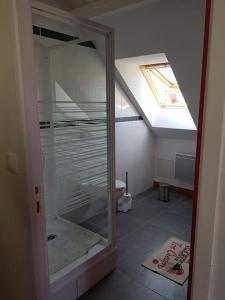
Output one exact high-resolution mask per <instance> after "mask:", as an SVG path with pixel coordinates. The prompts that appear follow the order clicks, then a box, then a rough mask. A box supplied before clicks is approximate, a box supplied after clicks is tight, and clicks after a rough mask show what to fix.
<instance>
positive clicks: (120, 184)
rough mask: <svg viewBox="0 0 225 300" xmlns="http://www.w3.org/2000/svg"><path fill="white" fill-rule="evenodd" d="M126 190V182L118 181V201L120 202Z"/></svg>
mask: <svg viewBox="0 0 225 300" xmlns="http://www.w3.org/2000/svg"><path fill="white" fill-rule="evenodd" d="M125 190H126V184H125V182H123V181H121V180H118V179H116V201H117V200H119V199H120V198H121V197H122V196H123V194H124V193H125Z"/></svg>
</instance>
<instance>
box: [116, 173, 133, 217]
mask: <svg viewBox="0 0 225 300" xmlns="http://www.w3.org/2000/svg"><path fill="white" fill-rule="evenodd" d="M131 208H132V197H131V194H129V193H128V172H126V191H125V193H124V195H123V196H122V197H121V198H120V199H119V200H118V210H119V211H122V212H127V211H128V210H130V209H131Z"/></svg>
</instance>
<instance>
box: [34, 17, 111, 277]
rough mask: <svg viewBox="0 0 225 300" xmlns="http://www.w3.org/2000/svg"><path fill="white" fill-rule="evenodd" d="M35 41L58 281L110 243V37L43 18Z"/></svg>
mask: <svg viewBox="0 0 225 300" xmlns="http://www.w3.org/2000/svg"><path fill="white" fill-rule="evenodd" d="M33 39H34V57H35V66H36V79H37V103H38V115H39V126H40V142H41V150H42V161H43V163H42V166H43V190H44V192H43V195H44V204H45V205H44V206H45V222H46V243H47V248H48V264H49V274H50V279H51V281H54V280H55V279H57V278H59V276H62V275H64V274H65V273H67V272H69V271H71V270H72V269H73V268H75V267H76V266H78V265H80V264H81V263H83V262H84V261H86V260H87V259H89V258H90V257H92V256H93V255H95V254H97V253H99V252H100V251H102V250H103V249H105V248H106V247H108V246H109V245H110V244H111V242H112V231H113V230H112V206H113V200H112V190H113V184H114V179H113V176H112V174H113V146H112V145H113V118H114V113H113V111H114V110H113V109H111V108H113V103H114V102H113V95H112V94H111V92H112V90H111V87H112V86H113V85H112V78H113V77H112V73H111V72H112V66H110V62H111V58H110V53H109V52H108V50H109V49H110V47H109V44H110V42H111V40H110V37H109V35H107V34H105V33H104V32H101V30H98V28H95V29H94V30H93V28H90V27H89V26H84V25H81V24H75V23H74V21H72V20H69V19H61V18H60V17H55V18H52V17H49V16H43V15H40V14H38V13H37V14H35V13H34V14H33ZM107 49H108V50H107Z"/></svg>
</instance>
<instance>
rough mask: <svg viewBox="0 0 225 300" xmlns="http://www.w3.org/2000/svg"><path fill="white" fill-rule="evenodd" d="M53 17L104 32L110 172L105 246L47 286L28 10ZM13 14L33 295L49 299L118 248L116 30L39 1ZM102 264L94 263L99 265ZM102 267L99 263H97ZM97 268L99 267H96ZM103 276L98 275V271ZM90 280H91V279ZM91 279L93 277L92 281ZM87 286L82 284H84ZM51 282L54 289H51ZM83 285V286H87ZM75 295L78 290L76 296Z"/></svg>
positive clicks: (18, 6) (17, 4)
mask: <svg viewBox="0 0 225 300" xmlns="http://www.w3.org/2000/svg"><path fill="white" fill-rule="evenodd" d="M33 13H34V14H38V15H42V16H45V17H52V18H54V19H56V20H57V19H58V20H60V21H63V20H64V21H66V22H69V23H70V24H74V25H76V24H79V25H81V26H84V27H86V28H87V29H89V30H90V31H95V32H97V33H99V34H103V35H104V36H105V41H106V99H107V100H106V103H107V149H108V161H107V162H108V164H107V166H108V168H109V170H108V175H109V180H110V186H111V189H110V192H109V194H110V195H109V196H110V201H109V202H110V203H109V204H110V205H109V206H110V207H109V209H108V212H109V245H108V246H107V247H106V248H105V249H103V250H102V251H101V252H99V253H98V254H97V255H95V256H93V257H92V258H90V259H88V260H87V261H85V262H84V263H82V264H81V265H80V266H78V267H77V268H75V269H74V270H72V271H71V272H69V273H68V274H66V275H65V276H64V277H63V278H60V279H59V280H57V281H56V283H54V284H52V285H50V281H49V280H50V277H49V274H48V259H47V255H48V254H47V243H46V221H45V214H44V206H45V204H44V197H43V174H42V172H43V171H42V158H41V141H40V129H39V126H38V124H39V122H38V110H37V99H36V83H35V82H36V81H35V75H34V70H35V67H34V57H33V51H34V49H33V33H32V14H33ZM14 16H15V19H16V24H17V28H15V30H16V31H17V33H18V45H19V46H18V49H17V58H18V73H19V77H20V78H19V81H20V83H19V84H20V92H21V95H22V99H23V103H21V104H22V113H23V118H24V120H23V133H24V139H25V155H26V166H27V187H28V206H29V210H30V224H31V243H32V249H33V268H34V284H35V288H36V299H38V300H47V299H49V297H50V292H52V293H54V289H55V290H56V291H57V290H58V289H59V286H61V288H62V287H63V286H64V285H66V283H67V282H69V281H71V279H73V278H74V279H76V278H78V276H80V274H81V275H82V272H83V273H84V272H85V270H86V271H87V269H89V268H91V267H93V268H94V266H96V265H97V264H98V263H100V262H101V261H102V260H104V259H106V260H107V261H109V263H108V265H109V266H108V269H107V268H106V269H105V270H104V268H103V270H102V277H103V276H104V275H106V273H107V272H109V270H112V269H114V268H115V253H116V207H115V206H116V203H115V79H114V61H115V59H114V31H113V29H112V28H109V27H107V26H104V25H101V24H98V23H96V22H93V21H90V20H86V19H83V18H77V17H75V16H74V15H73V14H72V13H69V12H65V11H62V10H60V9H57V8H54V7H52V6H49V5H45V4H42V3H39V2H38V1H32V3H31V1H30V0H20V1H16V0H15V1H14ZM99 266H100V265H98V268H99ZM100 269H101V268H100ZM100 273H101V270H100ZM99 276H101V275H99ZM92 281H93V280H92ZM93 282H94V281H93ZM84 285H85V284H84ZM51 287H52V288H51ZM85 288H86V287H84V289H85ZM78 296H79V295H78Z"/></svg>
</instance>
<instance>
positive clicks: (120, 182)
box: [116, 179, 126, 190]
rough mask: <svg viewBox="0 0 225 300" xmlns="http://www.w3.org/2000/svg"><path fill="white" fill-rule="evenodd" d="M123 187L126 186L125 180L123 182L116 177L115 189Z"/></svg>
mask: <svg viewBox="0 0 225 300" xmlns="http://www.w3.org/2000/svg"><path fill="white" fill-rule="evenodd" d="M125 188H126V184H125V182H123V181H121V180H119V179H116V189H117V190H120V189H125Z"/></svg>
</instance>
